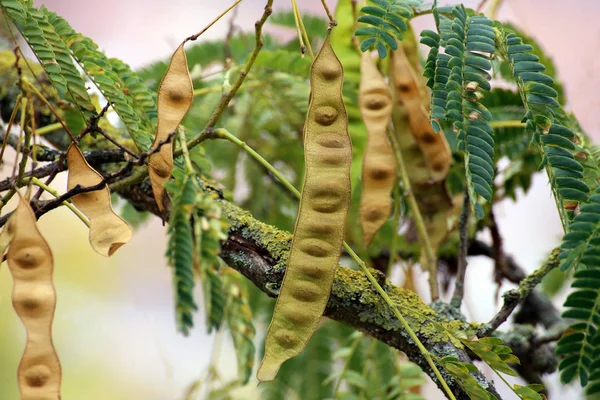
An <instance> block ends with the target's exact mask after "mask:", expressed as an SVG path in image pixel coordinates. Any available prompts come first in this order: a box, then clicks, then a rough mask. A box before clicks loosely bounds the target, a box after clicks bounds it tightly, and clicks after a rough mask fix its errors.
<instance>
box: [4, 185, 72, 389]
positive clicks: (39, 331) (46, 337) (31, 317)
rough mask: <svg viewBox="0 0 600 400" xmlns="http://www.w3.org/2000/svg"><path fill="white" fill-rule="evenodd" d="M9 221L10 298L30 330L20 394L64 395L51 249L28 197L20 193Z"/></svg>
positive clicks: (22, 362)
mask: <svg viewBox="0 0 600 400" xmlns="http://www.w3.org/2000/svg"><path fill="white" fill-rule="evenodd" d="M8 224H9V225H8V229H9V230H10V231H11V232H10V233H11V234H12V235H13V238H12V240H11V242H10V245H9V248H8V253H7V257H6V258H7V261H8V267H9V268H10V272H11V274H12V277H13V293H12V303H13V307H14V309H15V311H16V313H17V315H18V316H19V318H20V319H21V321H22V322H23V325H24V326H25V329H26V330H27V344H26V346H25V352H24V353H23V357H22V358H21V362H20V364H19V369H18V375H17V377H18V382H19V389H20V391H21V400H60V382H61V367H60V362H59V360H58V356H57V355H56V351H55V349H54V344H53V343H52V319H53V318H54V309H55V307H56V292H55V290H54V284H53V282H52V273H53V269H54V266H53V259H52V252H51V251H50V247H49V246H48V243H47V242H46V240H44V237H43V236H42V235H41V233H40V231H39V230H38V227H37V221H36V218H35V214H34V212H33V210H32V209H31V207H30V206H29V202H28V201H26V200H25V199H23V198H22V197H21V196H19V205H18V206H17V209H16V210H15V212H14V214H13V215H12V216H11V217H10V221H9V223H8Z"/></svg>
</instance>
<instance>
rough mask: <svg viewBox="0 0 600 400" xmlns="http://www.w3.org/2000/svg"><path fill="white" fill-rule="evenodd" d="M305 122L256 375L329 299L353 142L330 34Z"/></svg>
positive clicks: (275, 363)
mask: <svg viewBox="0 0 600 400" xmlns="http://www.w3.org/2000/svg"><path fill="white" fill-rule="evenodd" d="M310 82H311V97H310V102H309V107H308V115H307V118H306V122H305V124H304V136H303V137H304V160H305V168H306V171H305V172H306V173H305V177H304V186H303V189H302V197H301V199H300V207H299V211H298V218H297V220H296V227H295V230H294V239H293V241H292V248H291V252H290V255H289V258H288V262H287V269H286V271H285V277H284V279H283V284H282V286H281V290H280V292H279V297H278V299H277V304H276V306H275V311H274V313H273V319H272V321H271V325H270V326H269V331H268V333H267V338H266V343H265V357H264V359H263V361H262V363H261V365H260V368H259V370H258V373H257V377H258V379H259V380H260V381H268V380H272V379H273V378H275V375H276V374H277V371H278V370H279V368H280V366H281V364H282V363H283V362H284V361H286V360H288V359H290V358H292V357H294V356H296V355H297V354H299V353H300V352H301V351H302V350H303V349H304V347H305V346H306V343H307V342H308V340H309V339H310V337H311V336H312V334H313V332H314V331H315V329H316V328H317V325H318V323H319V320H320V319H321V316H322V315H323V311H324V310H325V306H326V305H327V301H328V299H329V294H330V291H331V285H332V283H333V278H334V276H335V270H336V268H337V266H338V261H339V258H340V252H341V248H342V243H343V238H344V226H345V220H346V216H347V213H348V207H349V205H350V164H351V162H352V144H351V142H350V137H349V135H348V116H347V113H346V107H345V106H344V102H343V100H342V82H343V68H342V65H341V63H340V62H339V60H338V58H337V57H336V55H335V53H334V52H333V48H332V47H331V44H330V42H329V35H328V36H327V38H326V39H325V42H324V43H323V47H322V48H321V51H320V52H319V54H318V55H317V56H316V57H315V59H314V61H313V65H312V69H311V75H310Z"/></svg>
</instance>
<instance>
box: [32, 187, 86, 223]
mask: <svg viewBox="0 0 600 400" xmlns="http://www.w3.org/2000/svg"><path fill="white" fill-rule="evenodd" d="M31 183H32V184H34V185H35V186H37V187H39V188H40V189H43V190H45V191H46V192H48V193H50V194H51V195H52V196H54V197H59V196H60V193H58V191H56V190H54V189H52V188H51V187H50V186H47V185H46V184H45V183H44V182H42V181H41V180H39V179H38V178H36V177H35V176H34V177H33V178H31ZM63 205H65V206H67V208H68V209H69V210H71V211H73V214H75V215H76V216H77V217H78V218H79V219H80V220H81V221H82V222H83V223H84V224H85V225H86V226H87V227H88V228H89V227H90V221H89V220H88V219H87V218H86V216H85V215H83V214H82V213H81V211H79V210H78V209H77V208H76V207H75V206H74V205H73V204H71V202H70V201H68V200H67V201H63Z"/></svg>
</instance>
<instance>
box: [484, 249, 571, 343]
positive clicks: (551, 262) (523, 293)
mask: <svg viewBox="0 0 600 400" xmlns="http://www.w3.org/2000/svg"><path fill="white" fill-rule="evenodd" d="M559 253H560V249H559V248H556V249H554V250H552V253H551V254H550V257H549V258H548V260H546V262H545V263H544V265H543V266H542V267H540V268H539V269H537V270H535V271H534V272H532V273H531V274H530V275H529V276H527V277H526V278H525V279H523V280H522V281H521V283H519V287H518V288H517V289H513V290H509V291H508V292H505V293H504V295H503V296H502V297H503V298H504V304H503V305H502V308H501V309H500V311H498V313H497V314H496V315H495V316H494V318H492V320H491V321H490V322H489V323H487V324H486V325H485V326H484V327H483V328H482V329H481V330H479V332H478V333H477V336H479V337H484V336H489V335H490V334H492V333H493V332H494V331H495V330H496V329H497V328H498V327H499V326H500V325H502V324H503V323H504V322H505V321H506V320H507V319H508V317H509V316H510V315H511V314H512V312H513V311H514V309H515V308H516V307H517V306H518V305H519V304H520V303H522V302H523V301H524V300H525V299H526V298H527V296H529V294H530V293H531V292H532V290H533V289H534V288H535V287H536V286H537V285H538V284H539V283H540V282H541V281H542V278H543V277H544V276H546V275H547V274H548V273H549V272H550V271H552V270H553V269H554V268H556V267H558V265H559V263H560V261H559V259H558V255H559Z"/></svg>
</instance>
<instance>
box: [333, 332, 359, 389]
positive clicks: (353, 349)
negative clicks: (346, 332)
mask: <svg viewBox="0 0 600 400" xmlns="http://www.w3.org/2000/svg"><path fill="white" fill-rule="evenodd" d="M362 338H363V336H362V334H359V335H356V338H354V340H353V341H352V344H351V345H350V353H349V354H348V356H347V357H346V361H345V362H344V366H343V367H342V370H341V372H340V376H339V378H338V380H337V383H336V384H335V389H334V391H333V398H334V399H337V394H338V392H339V391H340V387H341V386H342V381H343V380H344V375H345V374H346V371H347V370H348V367H349V366H350V360H351V359H352V356H353V355H354V352H356V349H357V348H358V345H359V344H360V341H361V340H362Z"/></svg>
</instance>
